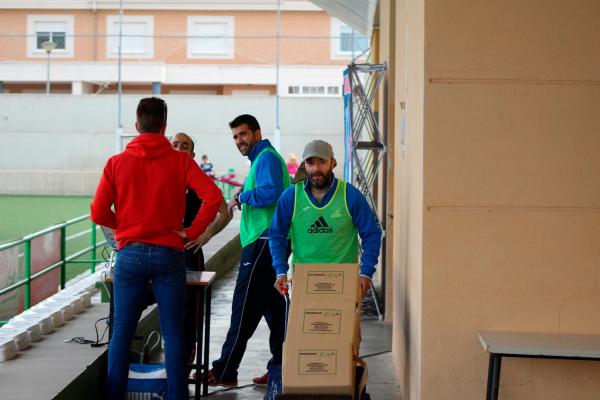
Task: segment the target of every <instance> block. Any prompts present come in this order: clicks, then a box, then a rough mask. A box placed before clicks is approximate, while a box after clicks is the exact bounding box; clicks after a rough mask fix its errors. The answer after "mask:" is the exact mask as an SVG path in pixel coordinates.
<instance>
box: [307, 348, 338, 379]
mask: <svg viewBox="0 0 600 400" xmlns="http://www.w3.org/2000/svg"><path fill="white" fill-rule="evenodd" d="M336 373H337V350H299V351H298V374H299V375H335V374H336Z"/></svg>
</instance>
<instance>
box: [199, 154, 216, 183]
mask: <svg viewBox="0 0 600 400" xmlns="http://www.w3.org/2000/svg"><path fill="white" fill-rule="evenodd" d="M200 168H202V171H204V173H205V174H206V175H208V176H210V177H211V178H213V179H215V178H216V174H215V170H214V166H213V164H212V163H211V162H209V161H208V156H207V155H206V154H202V163H201V164H200Z"/></svg>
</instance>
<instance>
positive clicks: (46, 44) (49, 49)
mask: <svg viewBox="0 0 600 400" xmlns="http://www.w3.org/2000/svg"><path fill="white" fill-rule="evenodd" d="M42 48H43V49H44V50H46V53H47V54H48V63H47V64H48V68H47V74H46V94H50V53H52V50H54V49H55V48H56V42H53V41H51V40H49V41H46V42H42Z"/></svg>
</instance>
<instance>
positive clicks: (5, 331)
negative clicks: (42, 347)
mask: <svg viewBox="0 0 600 400" xmlns="http://www.w3.org/2000/svg"><path fill="white" fill-rule="evenodd" d="M0 338H9V339H10V338H13V339H14V341H15V343H16V345H17V350H19V351H23V350H26V349H28V348H30V347H31V343H30V342H29V333H28V332H27V328H6V327H4V328H2V329H0ZM0 340H2V339H0Z"/></svg>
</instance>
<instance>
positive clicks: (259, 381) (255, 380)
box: [252, 374, 268, 386]
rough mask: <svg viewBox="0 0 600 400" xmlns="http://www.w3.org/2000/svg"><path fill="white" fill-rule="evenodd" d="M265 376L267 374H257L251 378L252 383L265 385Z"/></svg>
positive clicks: (266, 376)
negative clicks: (257, 375)
mask: <svg viewBox="0 0 600 400" xmlns="http://www.w3.org/2000/svg"><path fill="white" fill-rule="evenodd" d="M267 378H268V374H264V375H263V376H259V377H256V378H253V379H252V383H254V384H255V385H256V386H267Z"/></svg>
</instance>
